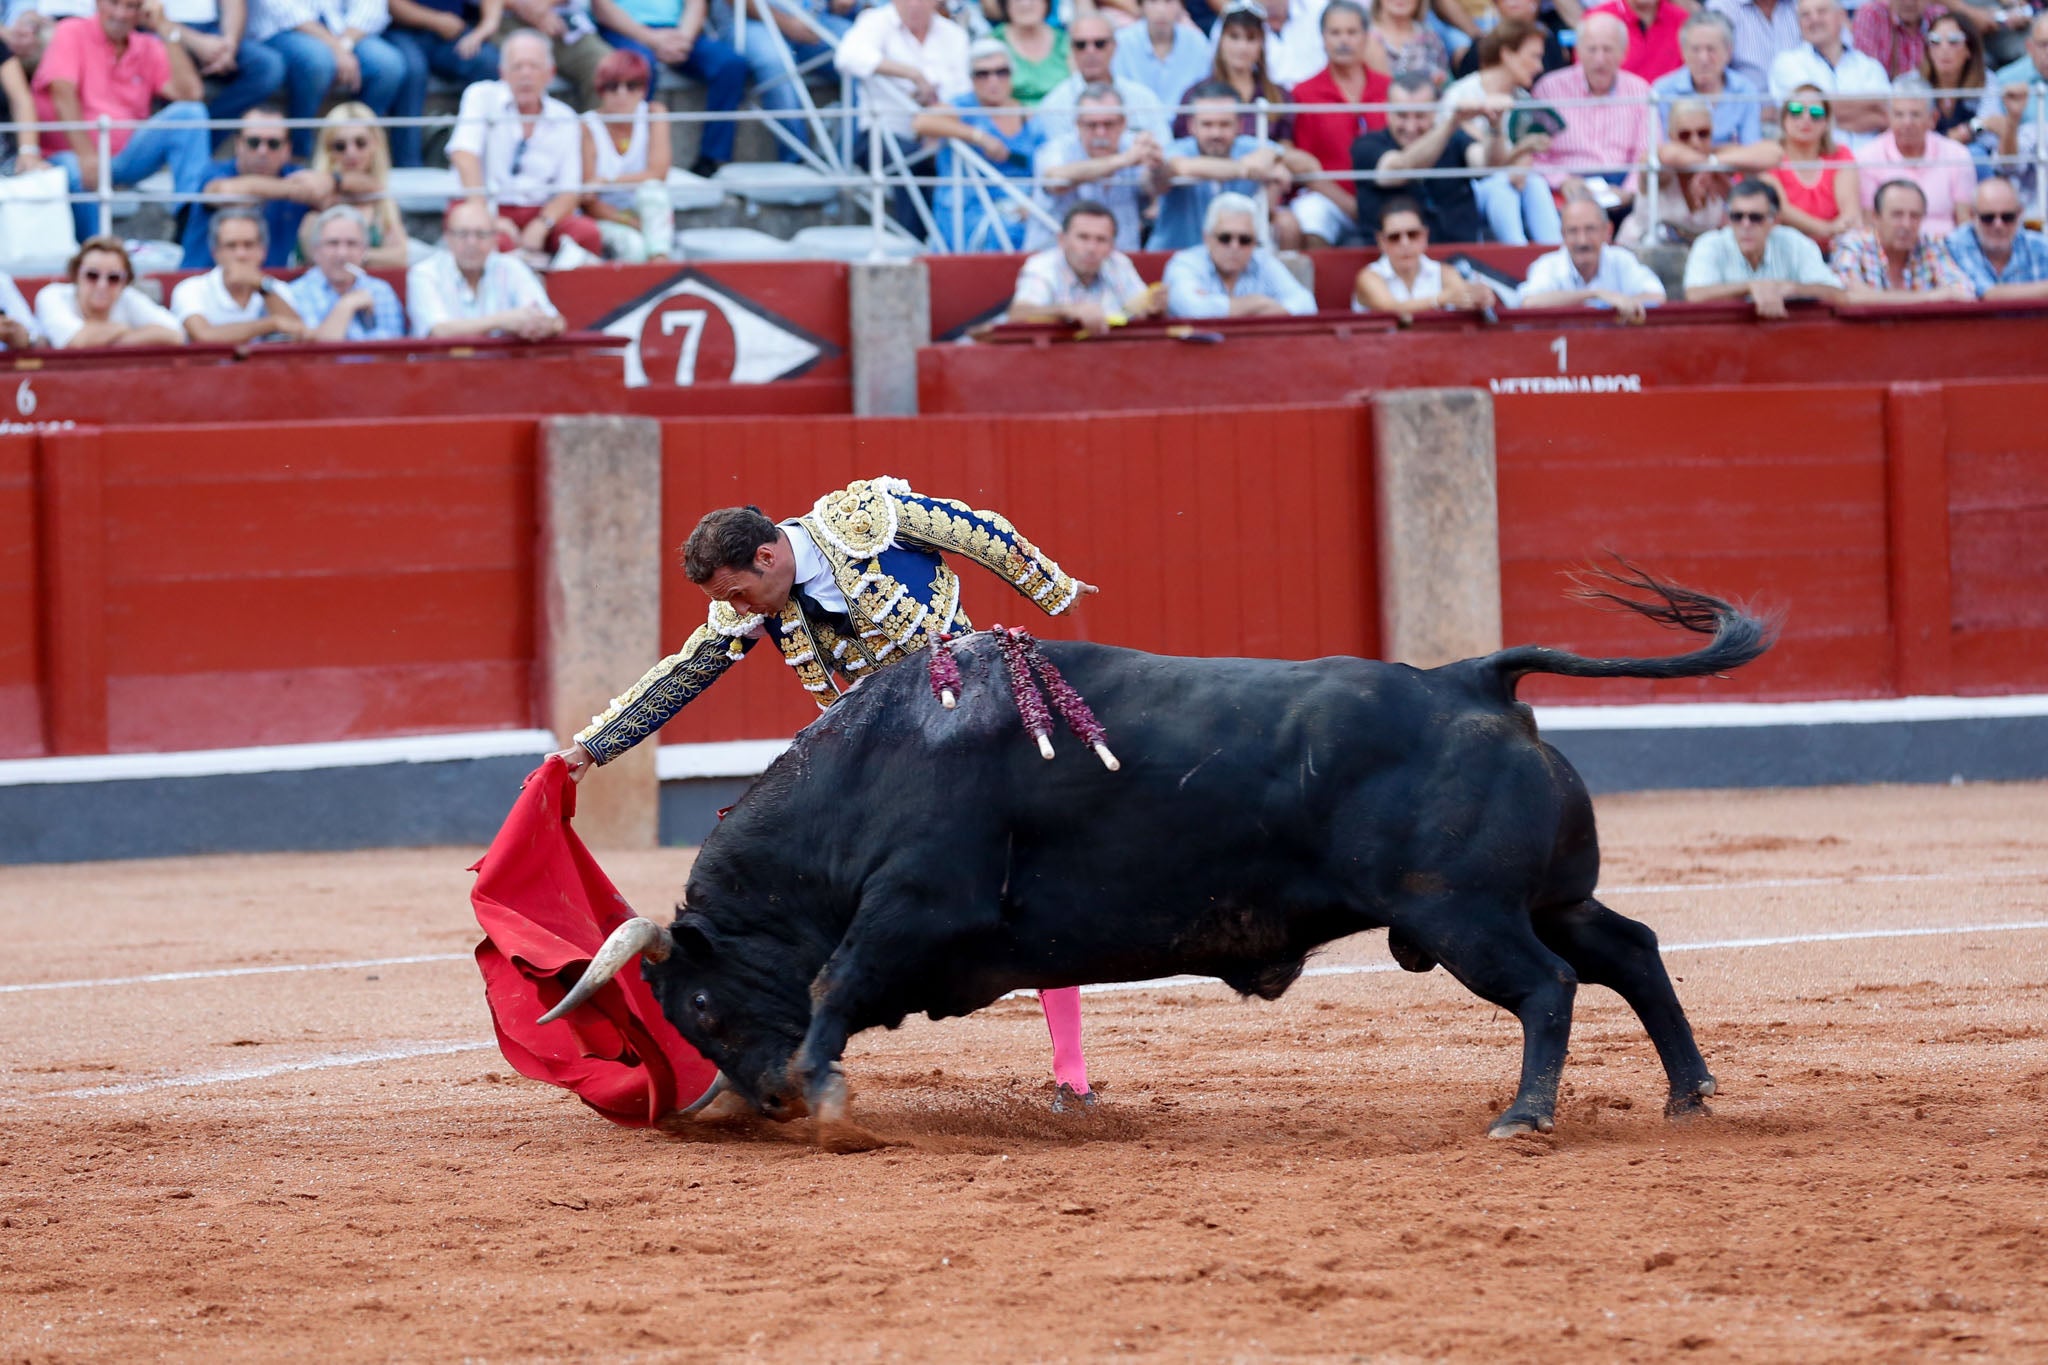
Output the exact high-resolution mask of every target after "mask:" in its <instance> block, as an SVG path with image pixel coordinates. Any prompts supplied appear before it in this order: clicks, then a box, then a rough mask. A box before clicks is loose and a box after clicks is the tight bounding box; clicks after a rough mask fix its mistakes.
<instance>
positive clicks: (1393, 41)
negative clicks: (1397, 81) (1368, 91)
mask: <svg viewBox="0 0 2048 1365" xmlns="http://www.w3.org/2000/svg"><path fill="white" fill-rule="evenodd" d="M1365 64H1366V65H1367V66H1369V67H1371V68H1372V69H1373V70H1375V71H1379V72H1382V73H1384V74H1385V75H1387V76H1388V77H1390V78H1393V77H1400V76H1405V75H1410V74H1418V75H1423V76H1427V77H1429V81H1430V85H1431V88H1432V92H1434V91H1435V90H1440V89H1442V88H1443V84H1444V82H1445V81H1447V80H1449V79H1450V75H1451V52H1450V49H1449V48H1448V47H1446V46H1444V40H1443V39H1442V38H1441V37H1439V36H1437V32H1436V30H1435V29H1433V28H1431V27H1430V26H1429V24H1428V23H1427V22H1426V21H1425V20H1424V19H1423V17H1422V0H1372V31H1371V32H1370V33H1369V34H1367V35H1366V40H1365Z"/></svg>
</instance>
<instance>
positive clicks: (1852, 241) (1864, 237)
mask: <svg viewBox="0 0 2048 1365" xmlns="http://www.w3.org/2000/svg"><path fill="white" fill-rule="evenodd" d="M1873 204H1874V209H1875V215H1874V222H1875V227H1874V228H1857V229H1856V230H1855V231H1854V232H1845V233H1843V234H1842V235H1841V237H1840V238H1838V239H1837V240H1836V242H1835V254H1834V261H1833V264H1834V267H1835V273H1837V274H1838V275H1840V276H1841V277H1842V284H1843V286H1844V287H1845V288H1846V289H1847V290H1848V296H1849V301H1850V302H1851V303H1949V302H1967V301H1969V300H1971V299H1974V298H1976V297H1977V290H1976V287H1975V286H1974V285H1972V284H1971V283H1970V277H1969V276H1968V275H1966V274H1964V273H1963V269H1962V267H1961V266H1959V265H1957V264H1956V259H1955V257H1953V256H1951V255H1950V254H1949V250H1948V247H1947V245H1946V244H1945V243H1943V242H1942V240H1941V239H1940V238H1938V237H1932V236H1929V235H1928V234H1927V233H1926V232H1924V231H1922V226H1923V224H1924V223H1925V222H1926V221H1927V194H1926V191H1924V190H1922V189H1921V188H1920V185H1919V183H1918V182H1916V181H1912V180H1905V179H1898V180H1887V181H1885V182H1884V183H1883V184H1882V185H1879V186H1878V187H1877V195H1876V197H1875V199H1874V201H1873Z"/></svg>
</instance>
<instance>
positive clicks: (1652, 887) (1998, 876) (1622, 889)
mask: <svg viewBox="0 0 2048 1365" xmlns="http://www.w3.org/2000/svg"><path fill="white" fill-rule="evenodd" d="M2003 881H2041V882H2048V869H2042V868H2038V867H2011V868H1980V869H1978V870H1976V871H1972V872H1852V873H1849V874H1848V875H1846V876H1841V877H1766V878H1762V879H1760V880H1757V881H1753V882H1646V883H1643V884H1640V885H1636V886H1628V885H1622V886H1603V887H1601V888H1600V890H1599V894H1600V895H1602V896H1668V895H1675V894H1678V893H1680V892H1685V891H1776V890H1780V889H1782V888H1785V887H1793V886H1884V885H1888V884H1891V883H1897V882H2003Z"/></svg>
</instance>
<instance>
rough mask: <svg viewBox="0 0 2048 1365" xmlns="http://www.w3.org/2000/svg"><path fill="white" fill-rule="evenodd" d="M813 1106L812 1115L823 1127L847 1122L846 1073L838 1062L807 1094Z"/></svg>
mask: <svg viewBox="0 0 2048 1365" xmlns="http://www.w3.org/2000/svg"><path fill="white" fill-rule="evenodd" d="M805 1099H806V1100H807V1101H808V1102H809V1104H810V1106H811V1115H812V1117H813V1118H815V1119H817V1120H818V1123H819V1125H820V1126H821V1127H829V1126H830V1125H832V1124H836V1123H844V1122H846V1073H845V1072H844V1071H842V1070H841V1069H840V1067H839V1064H838V1063H837V1062H834V1063H833V1064H832V1069H831V1070H829V1071H827V1072H826V1073H825V1074H824V1076H823V1077H821V1078H820V1079H819V1081H818V1083H817V1084H816V1085H815V1086H813V1087H812V1088H811V1092H810V1093H809V1094H808V1095H807V1096H805Z"/></svg>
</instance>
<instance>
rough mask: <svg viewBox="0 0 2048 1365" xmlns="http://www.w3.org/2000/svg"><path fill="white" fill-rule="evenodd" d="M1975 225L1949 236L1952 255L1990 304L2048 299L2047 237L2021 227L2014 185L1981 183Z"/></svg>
mask: <svg viewBox="0 0 2048 1365" xmlns="http://www.w3.org/2000/svg"><path fill="white" fill-rule="evenodd" d="M1972 216H1973V218H1974V219H1975V221H1974V222H1970V223H1965V224H1963V226H1961V227H1959V228H1957V229H1956V230H1955V231H1954V232H1951V233H1950V234H1949V236H1948V249H1949V254H1950V255H1952V256H1954V257H1955V261H1956V264H1957V265H1958V266H1961V267H1962V271H1963V273H1964V274H1965V275H1967V276H1969V277H1970V283H1971V284H1973V285H1975V286H1976V287H1977V294H1978V297H1980V298H1985V299H2048V237H2044V236H2042V235H2041V234H2040V233H2038V232H2034V231H2032V230H2030V229H2027V228H2023V227H2021V226H2020V196H2019V191H2018V190H2016V189H2014V188H2013V184H2012V182H2011V181H2010V180H2007V179H2006V178H2005V177H2003V176H1996V175H1995V176H1992V177H1991V178H1990V179H1989V180H1980V181H1978V182H1977V206H1976V210H1975V212H1974V213H1973V215H1972Z"/></svg>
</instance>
